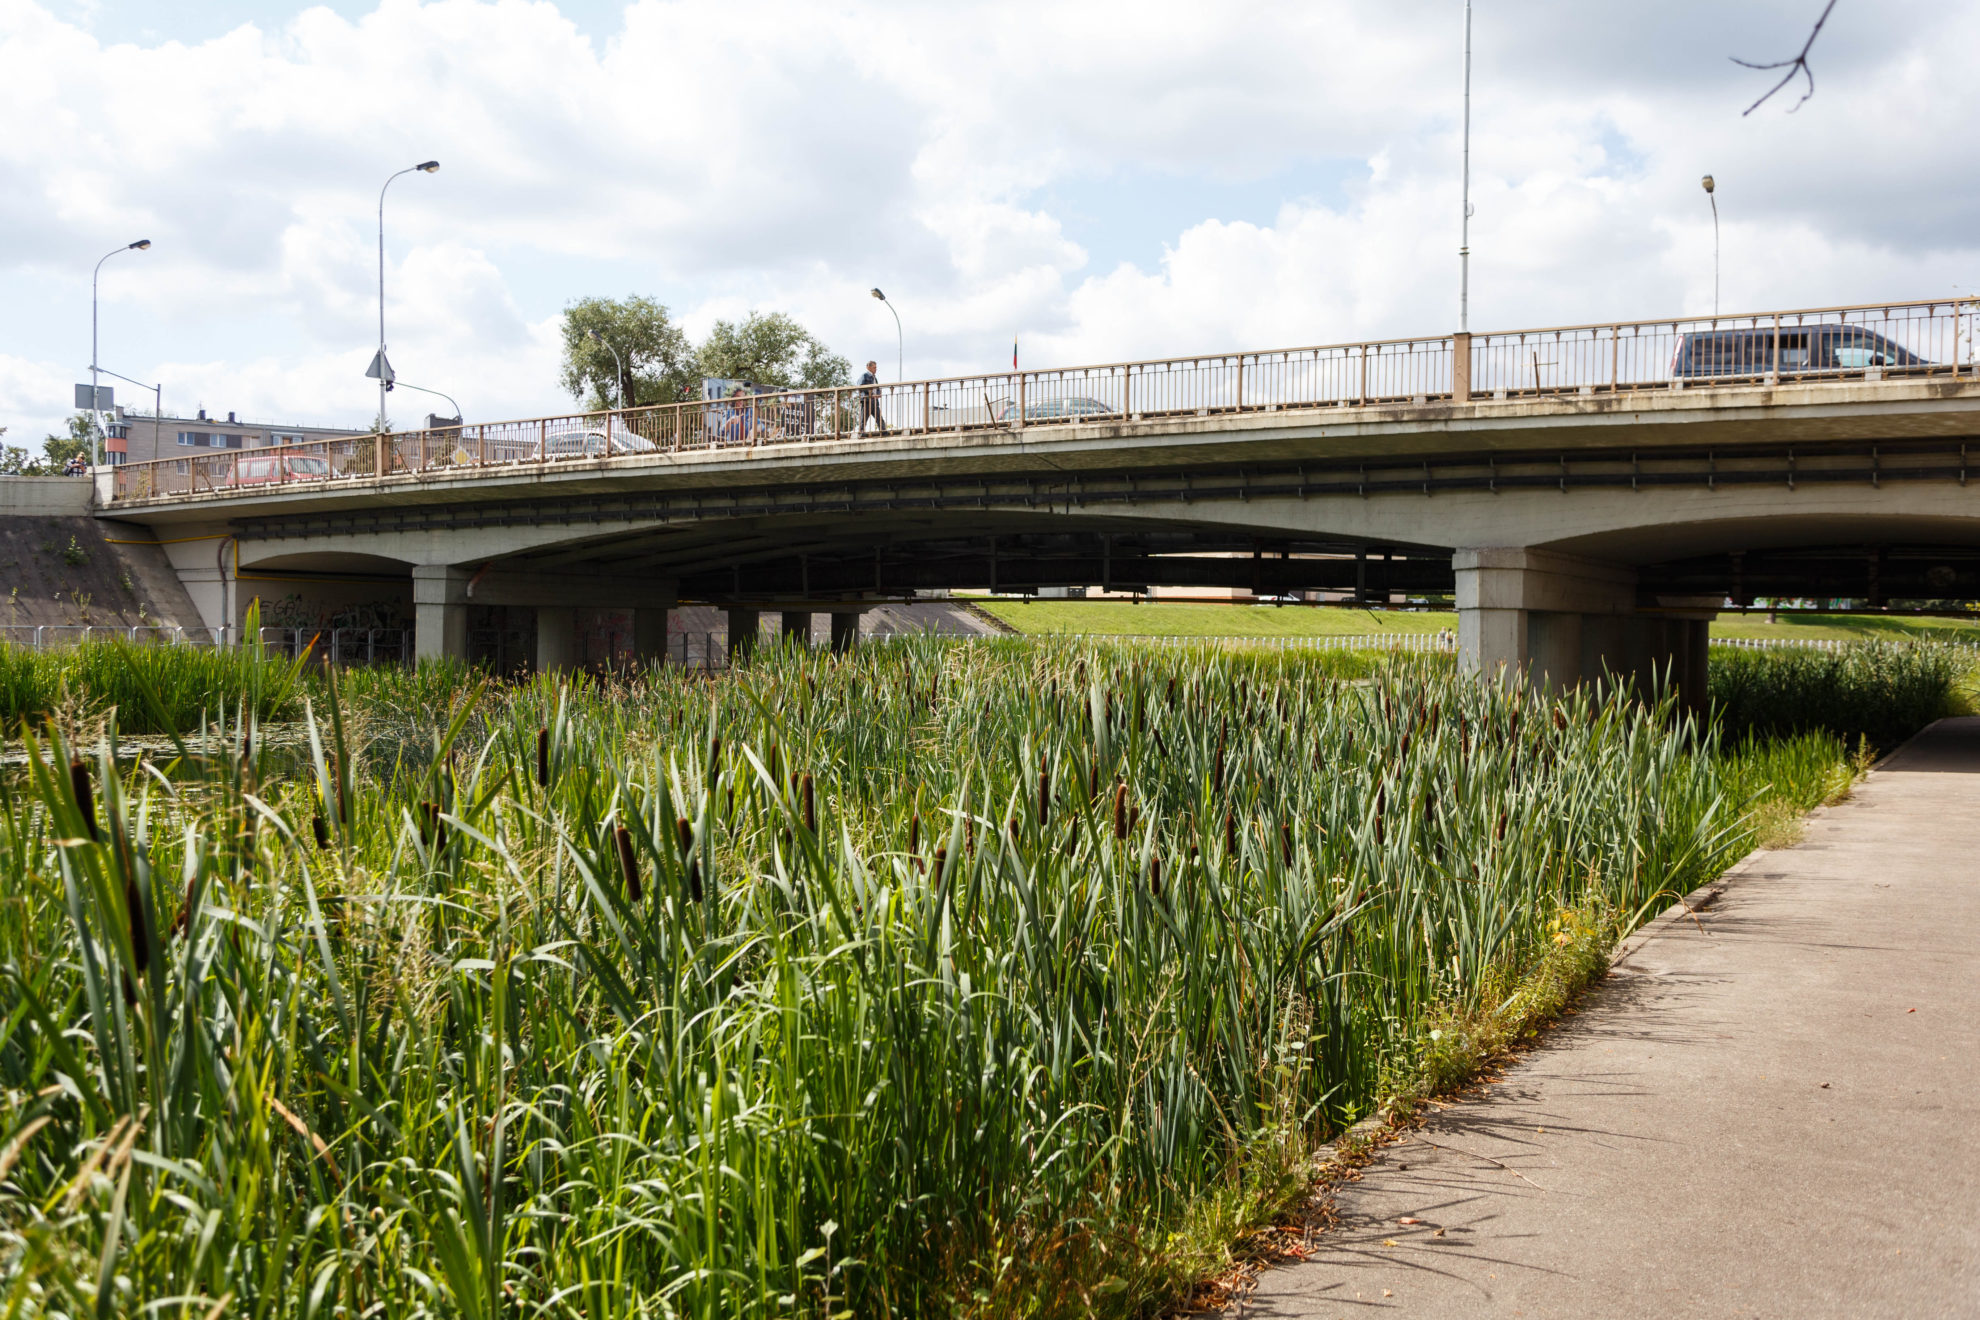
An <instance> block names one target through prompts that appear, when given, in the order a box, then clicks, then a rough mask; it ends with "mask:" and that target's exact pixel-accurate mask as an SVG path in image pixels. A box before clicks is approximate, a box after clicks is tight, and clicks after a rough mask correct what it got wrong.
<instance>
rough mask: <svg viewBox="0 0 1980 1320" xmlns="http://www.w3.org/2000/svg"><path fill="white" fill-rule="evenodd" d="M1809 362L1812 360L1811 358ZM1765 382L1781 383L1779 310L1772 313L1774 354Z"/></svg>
mask: <svg viewBox="0 0 1980 1320" xmlns="http://www.w3.org/2000/svg"><path fill="white" fill-rule="evenodd" d="M1810 362H1811V363H1812V362H1813V359H1812V358H1811V359H1810ZM1767 383H1768V384H1769V385H1778V384H1780V383H1781V314H1780V313H1779V312H1775V313H1774V356H1773V360H1772V362H1771V363H1770V364H1769V365H1768V367H1767Z"/></svg>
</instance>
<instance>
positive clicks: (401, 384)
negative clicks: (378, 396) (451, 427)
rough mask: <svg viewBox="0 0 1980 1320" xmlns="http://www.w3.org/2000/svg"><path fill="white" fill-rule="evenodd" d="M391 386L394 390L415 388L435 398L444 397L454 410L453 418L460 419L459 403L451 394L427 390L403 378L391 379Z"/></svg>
mask: <svg viewBox="0 0 1980 1320" xmlns="http://www.w3.org/2000/svg"><path fill="white" fill-rule="evenodd" d="M392 388H393V389H395V390H417V391H418V392H419V393H421V394H431V395H432V396H433V397H434V398H436V399H445V400H446V401H447V402H448V404H449V405H450V406H452V408H453V410H454V420H455V421H459V420H460V419H461V405H460V404H458V403H455V402H454V396H453V395H451V394H445V393H442V392H441V391H439V390H429V389H427V388H426V386H424V385H413V384H410V383H408V382H406V381H403V380H395V381H393V382H392Z"/></svg>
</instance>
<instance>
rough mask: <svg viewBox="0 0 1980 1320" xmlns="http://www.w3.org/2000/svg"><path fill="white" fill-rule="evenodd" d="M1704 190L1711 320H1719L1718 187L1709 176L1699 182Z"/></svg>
mask: <svg viewBox="0 0 1980 1320" xmlns="http://www.w3.org/2000/svg"><path fill="white" fill-rule="evenodd" d="M1699 182H1700V184H1701V185H1702V186H1703V187H1704V189H1705V200H1706V201H1708V202H1710V203H1712V319H1713V320H1714V321H1716V320H1718V319H1719V198H1718V196H1717V189H1718V185H1717V184H1716V183H1714V182H1713V181H1712V176H1711V175H1709V174H1708V175H1706V176H1705V177H1704V178H1703V179H1701V180H1699Z"/></svg>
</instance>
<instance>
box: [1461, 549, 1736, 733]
mask: <svg viewBox="0 0 1980 1320" xmlns="http://www.w3.org/2000/svg"><path fill="white" fill-rule="evenodd" d="M1452 567H1453V568H1455V569H1456V572H1457V605H1458V664H1459V666H1460V668H1462V669H1464V670H1465V671H1467V672H1470V673H1485V674H1492V675H1502V676H1505V677H1508V678H1510V677H1512V676H1519V677H1521V678H1523V680H1524V681H1526V682H1528V683H1531V684H1533V685H1534V686H1535V687H1539V688H1543V689H1545V688H1568V687H1573V686H1575V685H1577V684H1579V683H1585V682H1599V681H1602V680H1603V679H1605V678H1615V679H1629V680H1632V681H1633V682H1634V683H1635V685H1636V688H1637V690H1638V691H1639V692H1647V691H1649V690H1650V689H1651V687H1652V685H1653V684H1654V683H1655V682H1656V681H1658V680H1662V681H1665V682H1669V683H1671V684H1673V685H1675V686H1676V688H1677V690H1678V694H1679V700H1680V701H1681V702H1683V703H1684V704H1685V705H1686V706H1687V707H1691V708H1694V709H1695V708H1698V707H1700V706H1702V705H1703V702H1704V694H1705V680H1706V674H1705V662H1706V639H1707V629H1708V628H1709V627H1710V625H1711V618H1712V615H1713V613H1714V612H1715V610H1714V607H1713V606H1714V603H1713V602H1711V601H1706V600H1690V599H1686V600H1683V601H1678V602H1671V603H1669V604H1668V605H1667V606H1665V607H1661V608H1658V609H1657V610H1655V611H1645V610H1642V609H1639V607H1638V602H1637V593H1636V573H1635V571H1634V570H1633V569H1630V568H1628V567H1625V566H1623V565H1620V564H1610V563H1604V562H1602V561H1600V560H1592V559H1582V558H1579V557H1576V556H1573V555H1563V554H1555V553H1551V552H1548V551H1542V550H1526V549H1517V548H1488V549H1476V550H1460V551H1458V552H1457V553H1456V554H1455V555H1454V556H1453V557H1452Z"/></svg>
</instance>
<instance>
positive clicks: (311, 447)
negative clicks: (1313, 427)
mask: <svg viewBox="0 0 1980 1320" xmlns="http://www.w3.org/2000/svg"><path fill="white" fill-rule="evenodd" d="M1976 325H1980V299H1973V298H1956V299H1950V300H1947V299H1939V300H1931V301H1924V302H1896V303H1879V304H1870V305H1855V306H1838V307H1827V308H1803V309H1799V310H1794V311H1777V312H1758V313H1748V314H1743V315H1739V316H1720V317H1692V318H1686V317H1676V318H1667V319H1663V320H1656V321H1616V322H1608V323H1603V324H1594V325H1578V326H1556V327H1550V328H1545V329H1538V330H1513V331H1504V332H1496V333H1490V334H1484V333H1480V334H1470V335H1440V336H1429V337H1423V338H1412V339H1384V340H1367V341H1363V342H1359V343H1347V344H1330V345H1323V346H1318V347H1310V348H1287V349H1274V350H1271V351H1264V352H1235V353H1213V354H1203V355H1197V356H1191V357H1180V358H1166V359H1159V360H1153V361H1146V362H1116V363H1109V364H1103V365H1099V366H1088V367H1067V368H1054V369H1050V370H1043V371H1014V372H993V373H990V374H988V375H980V376H959V377H951V378H949V379H946V380H926V381H910V382H903V383H895V384H887V385H876V386H865V387H862V386H844V387H840V388H836V389H823V390H791V391H786V392H779V393H765V394H754V395H747V396H742V395H738V396H736V397H731V398H728V399H720V400H694V401H691V402H684V403H670V404H656V405H650V406H646V407H639V408H624V409H612V410H609V411H606V412H593V413H571V414H565V415H562V416H556V417H537V418H531V419H529V420H525V421H510V422H489V423H482V424H476V425H467V426H450V427H442V428H440V429H438V430H431V431H400V432H392V433H387V434H384V435H370V436H361V437H357V438H347V439H340V440H322V441H311V442H307V443H301V444H287V445H282V446H279V447H267V448H261V449H243V450H230V451H227V452H224V453H212V454H196V453H190V452H189V453H187V454H186V455H185V456H184V457H181V458H168V459H161V460H157V461H154V462H147V463H132V464H128V465H126V466H123V467H119V468H117V469H116V470H115V486H114V495H113V499H114V500H119V501H122V500H144V499H150V498H155V497H159V496H171V495H187V494H211V495H215V496H238V495H242V494H249V493H253V492H255V491H261V490H267V489H269V488H271V487H291V486H316V485H321V484H323V483H334V482H364V481H377V480H380V479H384V478H390V477H395V476H401V475H410V474H420V475H428V476H444V475H449V474H460V475H472V474H475V473H483V472H499V471H502V470H507V469H515V468H530V467H554V466H557V465H561V464H571V463H582V462H585V461H588V460H589V461H595V460H603V459H620V460H632V461H634V462H636V461H637V460H640V459H653V460H658V459H661V458H664V457H667V456H672V455H682V454H702V453H710V452H724V453H729V454H733V455H734V456H735V457H739V458H746V457H751V456H754V455H756V454H759V453H782V452H788V451H789V450H790V448H791V447H805V446H812V447H815V446H818V445H822V444H829V443H834V442H842V441H846V440H852V439H859V438H864V437H875V436H900V435H907V436H936V437H940V436H961V435H966V434H970V433H977V432H998V431H1006V432H1008V431H1017V430H1027V429H1031V428H1050V427H1058V426H1073V425H1079V424H1084V423H1104V422H1123V421H1127V422H1133V421H1146V420H1151V419H1154V420H1160V419H1165V418H1188V417H1212V416H1219V415H1233V414H1246V413H1274V412H1286V411H1299V410H1314V409H1327V408H1355V407H1368V406H1377V405H1385V404H1405V405H1406V404H1427V403H1430V402H1433V401H1434V402H1445V401H1452V400H1458V401H1471V400H1477V399H1515V398H1525V397H1547V396H1557V395H1616V394H1629V393H1635V392H1641V391H1650V390H1681V389H1685V388H1694V389H1695V388H1700V387H1719V386H1727V385H1775V384H1780V383H1789V382H1797V381H1812V380H1827V381H1857V382H1875V381H1881V380H1909V379H1916V378H1920V377H1938V378H1955V379H1972V378H1976V377H1980V351H1977V350H1976V343H1975V339H1976Z"/></svg>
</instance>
